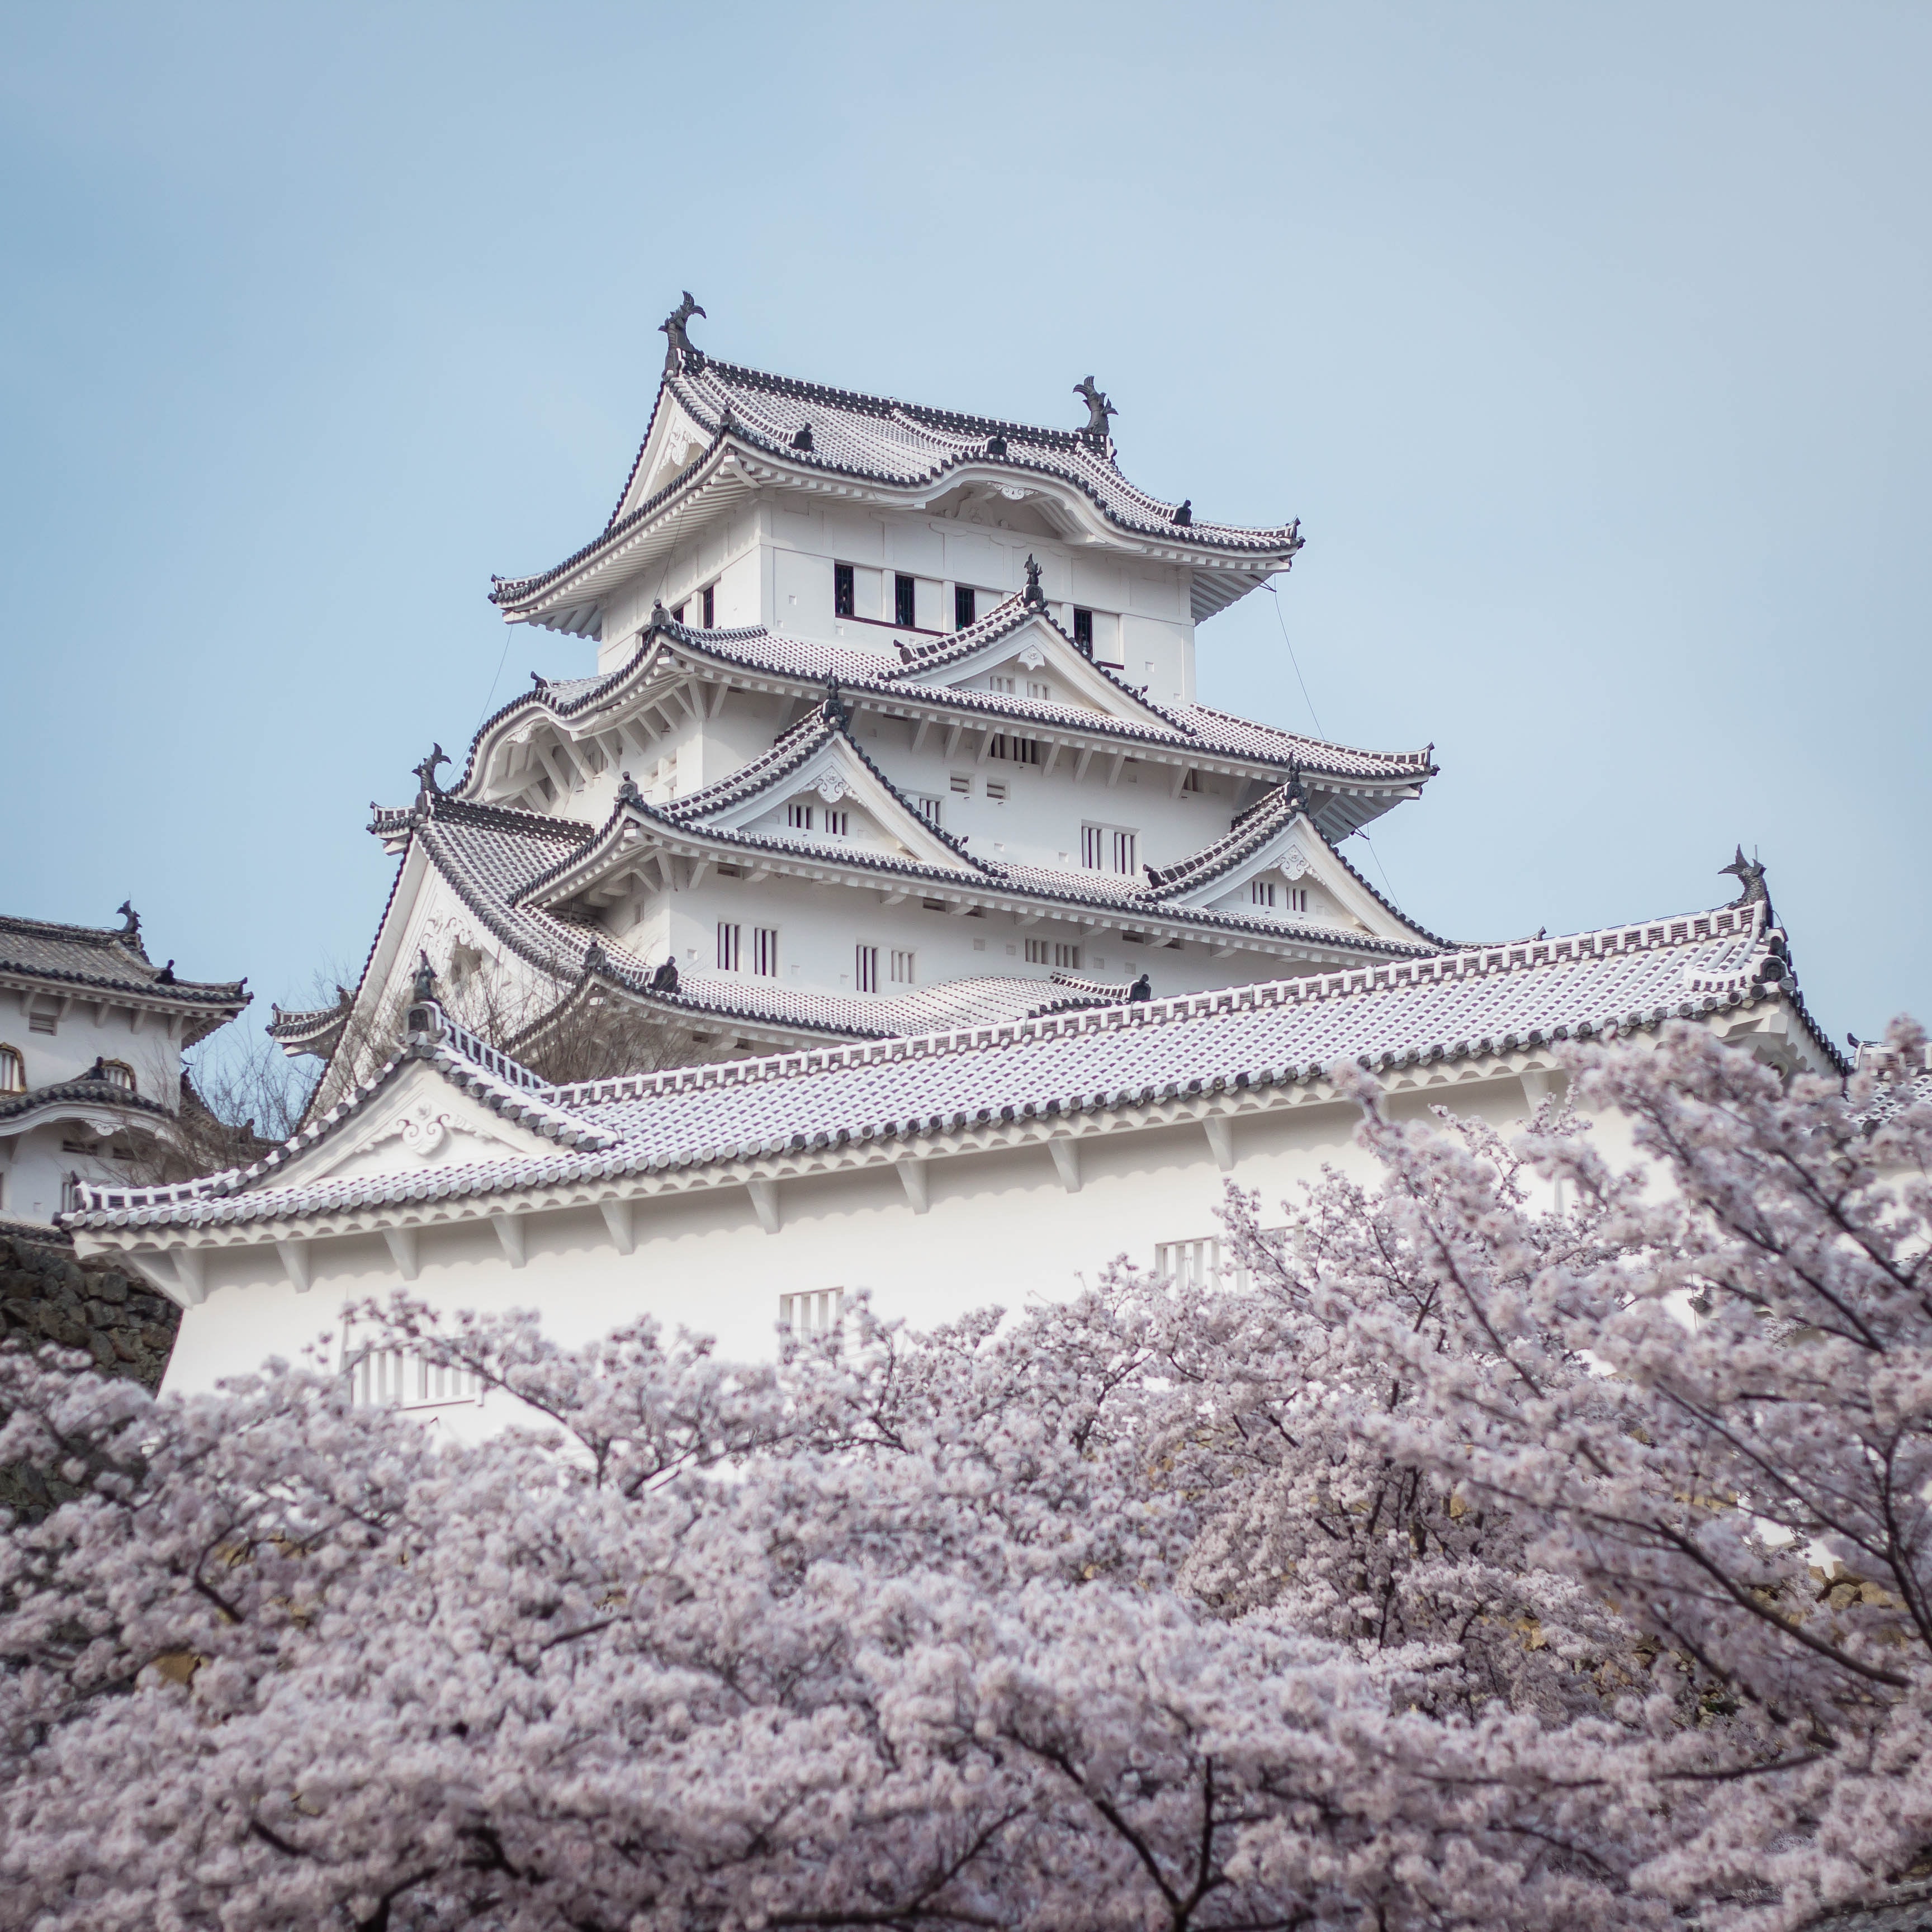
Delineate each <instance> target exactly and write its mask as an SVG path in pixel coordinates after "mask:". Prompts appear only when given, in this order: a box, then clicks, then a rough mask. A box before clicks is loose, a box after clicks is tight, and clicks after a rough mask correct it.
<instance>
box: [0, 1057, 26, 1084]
mask: <svg viewBox="0 0 1932 1932" xmlns="http://www.w3.org/2000/svg"><path fill="white" fill-rule="evenodd" d="M26 1091H27V1057H26V1055H25V1054H23V1052H21V1051H20V1049H19V1048H18V1047H17V1046H0V1094H24V1093H25V1092H26Z"/></svg>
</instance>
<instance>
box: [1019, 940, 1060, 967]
mask: <svg viewBox="0 0 1932 1932" xmlns="http://www.w3.org/2000/svg"><path fill="white" fill-rule="evenodd" d="M1026 956H1027V964H1028V965H1029V966H1044V965H1046V963H1047V962H1048V960H1049V959H1051V958H1052V956H1053V948H1052V944H1051V942H1049V941H1046V940H1044V939H1029V940H1028V941H1027V943H1026Z"/></svg>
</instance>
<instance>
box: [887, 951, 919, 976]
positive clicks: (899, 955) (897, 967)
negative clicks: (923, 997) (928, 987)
mask: <svg viewBox="0 0 1932 1932" xmlns="http://www.w3.org/2000/svg"><path fill="white" fill-rule="evenodd" d="M914 977H915V976H914V974H913V956H912V954H911V953H910V952H907V951H905V950H902V949H901V948H900V947H896V946H895V947H893V948H892V983H893V984H894V985H895V986H910V985H911V984H912V983H913V979H914Z"/></svg>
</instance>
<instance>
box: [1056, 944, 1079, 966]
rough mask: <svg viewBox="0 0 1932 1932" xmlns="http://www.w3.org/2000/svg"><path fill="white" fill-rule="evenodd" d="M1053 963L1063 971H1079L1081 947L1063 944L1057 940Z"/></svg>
mask: <svg viewBox="0 0 1932 1932" xmlns="http://www.w3.org/2000/svg"><path fill="white" fill-rule="evenodd" d="M1053 963H1054V964H1055V965H1056V966H1058V967H1059V968H1061V970H1062V971H1065V972H1070V973H1077V972H1079V970H1080V949H1079V947H1077V946H1067V945H1063V944H1061V942H1060V941H1058V940H1055V941H1054V944H1053Z"/></svg>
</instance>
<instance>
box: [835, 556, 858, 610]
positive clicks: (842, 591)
mask: <svg viewBox="0 0 1932 1932" xmlns="http://www.w3.org/2000/svg"><path fill="white" fill-rule="evenodd" d="M853 614H854V612H853V595H852V566H851V565H850V564H849V563H835V564H834V565H832V616H835V617H850V616H853Z"/></svg>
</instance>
